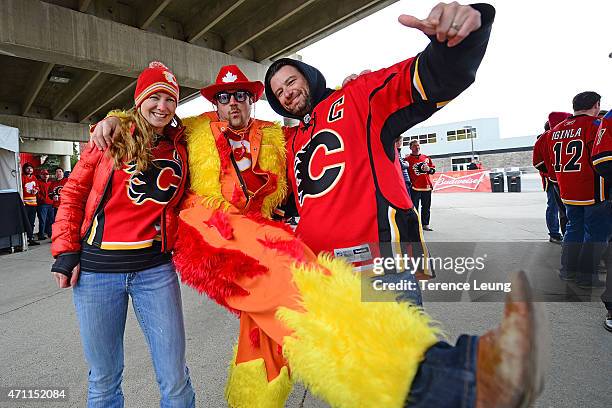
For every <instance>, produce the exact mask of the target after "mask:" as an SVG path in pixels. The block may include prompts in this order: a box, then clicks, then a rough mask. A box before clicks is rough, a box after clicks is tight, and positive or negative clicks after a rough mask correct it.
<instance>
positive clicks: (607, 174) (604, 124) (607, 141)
mask: <svg viewBox="0 0 612 408" xmlns="http://www.w3.org/2000/svg"><path fill="white" fill-rule="evenodd" d="M600 114H601V112H600ZM592 159H593V167H594V168H595V171H596V172H597V173H598V174H599V175H600V176H602V177H604V178H605V179H607V180H610V181H612V111H609V112H605V113H604V115H603V117H602V118H601V124H600V125H599V129H598V131H597V136H596V137H595V143H594V145H593V152H592ZM608 216H612V214H609V215H608ZM610 233H611V235H612V231H611V232H610ZM605 263H606V267H607V269H608V274H607V276H606V290H605V291H604V292H603V293H602V294H601V300H602V302H603V303H604V306H605V307H606V310H607V311H608V315H607V316H606V318H605V320H604V328H605V329H606V330H608V331H609V332H612V243H608V250H607V253H606V256H605Z"/></svg>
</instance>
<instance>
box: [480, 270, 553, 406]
mask: <svg viewBox="0 0 612 408" xmlns="http://www.w3.org/2000/svg"><path fill="white" fill-rule="evenodd" d="M549 344H550V338H549V332H548V320H547V319H546V317H545V315H544V310H543V309H542V308H541V306H540V305H539V304H534V303H533V295H532V292H531V287H530V286H529V282H528V281H527V276H526V275H525V273H524V272H519V273H518V274H516V275H515V276H514V278H513V280H512V291H511V292H510V293H509V294H508V297H507V298H506V307H505V310H504V319H503V320H502V322H501V324H500V326H499V327H498V328H497V329H495V330H491V331H489V332H487V333H486V334H485V335H484V336H481V337H480V340H479V343H478V362H477V369H476V381H477V383H476V408H516V407H527V406H529V405H530V404H531V403H532V402H533V401H534V400H535V398H536V397H537V396H538V395H539V394H540V393H541V392H542V390H543V388H544V371H545V369H546V368H547V366H548V364H547V360H548V348H549Z"/></svg>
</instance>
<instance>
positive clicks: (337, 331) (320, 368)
mask: <svg viewBox="0 0 612 408" xmlns="http://www.w3.org/2000/svg"><path fill="white" fill-rule="evenodd" d="M318 261H319V264H320V265H322V266H323V267H324V268H325V269H327V270H328V271H329V272H330V274H329V275H324V274H322V273H321V270H320V269H319V268H317V267H316V266H315V267H313V266H310V267H306V266H304V265H296V266H294V267H293V280H294V282H295V284H296V285H297V287H298V289H299V291H300V294H301V296H302V305H303V307H304V310H305V312H301V311H296V310H290V309H287V308H281V309H279V310H278V312H277V314H276V316H277V318H279V319H280V320H282V321H283V322H284V323H285V324H286V325H287V327H289V328H290V329H292V330H293V331H294V332H293V334H292V335H291V336H287V337H285V338H284V340H283V355H284V356H285V358H286V359H287V362H288V363H289V367H291V373H292V377H293V380H297V381H301V382H303V383H304V384H305V385H306V386H307V387H308V389H309V390H310V391H311V392H312V393H313V394H314V395H317V396H319V397H321V398H322V399H323V400H325V401H327V402H328V403H329V404H330V405H331V406H332V407H334V408H370V407H380V408H401V407H403V406H404V403H405V400H406V396H407V395H408V392H409V390H410V386H411V384H412V381H413V379H414V377H415V375H416V372H417V370H418V367H419V363H420V362H421V361H422V360H423V359H424V356H425V352H426V351H427V349H429V348H430V347H431V346H432V345H433V344H435V343H436V342H437V341H438V340H437V335H438V334H439V329H438V328H437V327H436V326H434V325H432V321H431V319H430V318H429V316H427V315H426V314H425V313H424V312H423V311H422V309H421V308H418V307H409V306H408V305H407V304H406V303H397V302H366V301H363V300H362V299H361V282H360V278H359V276H358V275H357V274H355V273H354V272H353V269H352V267H351V265H349V264H347V263H346V262H344V261H343V260H341V259H332V258H330V257H329V256H326V255H320V256H319V260H318ZM330 293H333V294H334V296H330Z"/></svg>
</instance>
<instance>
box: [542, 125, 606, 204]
mask: <svg viewBox="0 0 612 408" xmlns="http://www.w3.org/2000/svg"><path fill="white" fill-rule="evenodd" d="M598 126H599V123H598V121H597V119H596V118H594V117H592V116H588V115H576V116H571V117H569V118H568V119H566V120H564V121H563V122H561V123H559V124H558V125H557V126H555V127H554V128H553V129H552V130H551V131H550V137H549V139H548V140H547V146H548V155H549V156H550V161H551V167H552V170H553V171H554V172H555V174H556V176H557V182H558V184H559V190H560V195H561V200H562V201H563V202H564V203H565V204H570V205H592V204H595V203H598V202H601V201H605V200H606V199H607V190H608V188H607V186H606V185H605V181H604V179H603V178H602V177H600V176H599V175H598V174H596V173H595V171H594V169H593V164H592V160H591V150H592V148H593V143H594V141H595V136H596V135H597V129H598Z"/></svg>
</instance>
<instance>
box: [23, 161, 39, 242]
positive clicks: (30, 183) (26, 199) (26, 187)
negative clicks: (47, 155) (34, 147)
mask: <svg viewBox="0 0 612 408" xmlns="http://www.w3.org/2000/svg"><path fill="white" fill-rule="evenodd" d="M22 170H23V174H22V175H21V188H22V191H23V204H24V205H25V209H26V214H28V221H30V232H29V235H28V244H30V245H40V244H39V243H38V241H35V240H34V224H35V223H36V209H37V207H38V202H37V196H38V191H39V190H40V188H39V186H38V182H39V180H38V179H37V178H36V176H34V167H33V166H32V165H31V164H30V163H26V164H24V165H23V168H22Z"/></svg>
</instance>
